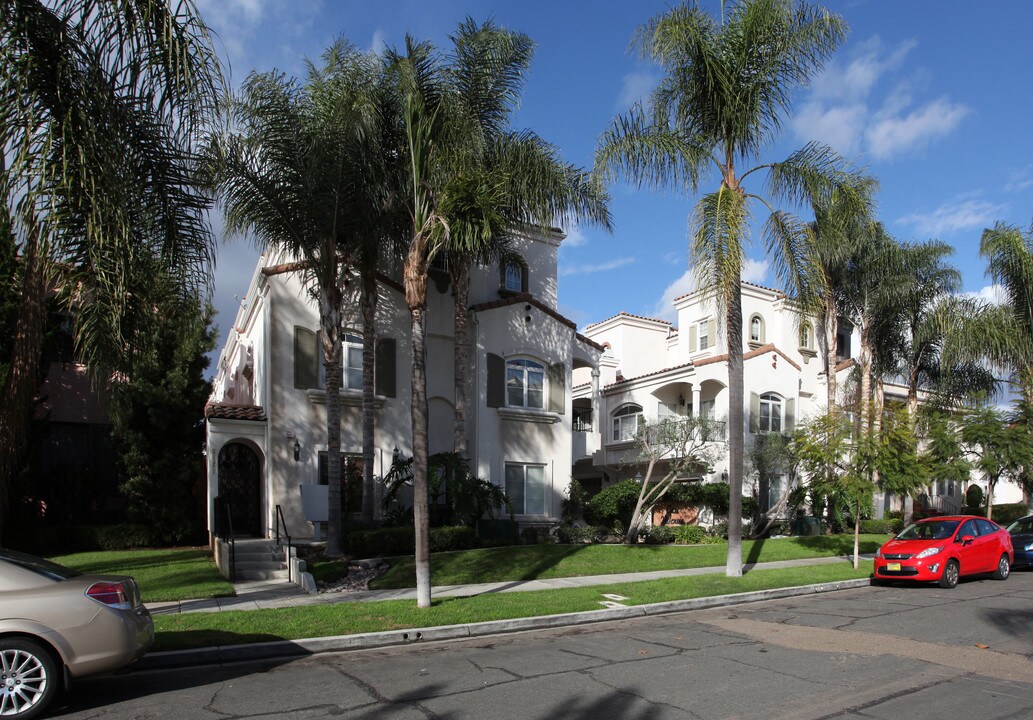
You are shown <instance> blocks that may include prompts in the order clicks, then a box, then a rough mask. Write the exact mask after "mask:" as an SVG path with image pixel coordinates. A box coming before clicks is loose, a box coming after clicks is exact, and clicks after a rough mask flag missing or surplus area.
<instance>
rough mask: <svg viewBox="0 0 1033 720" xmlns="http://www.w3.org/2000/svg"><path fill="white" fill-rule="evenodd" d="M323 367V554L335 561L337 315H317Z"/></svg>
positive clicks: (339, 528)
mask: <svg viewBox="0 0 1033 720" xmlns="http://www.w3.org/2000/svg"><path fill="white" fill-rule="evenodd" d="M320 315H321V316H320V319H319V324H320V329H321V330H322V341H323V366H324V368H325V369H326V479H327V506H328V507H327V525H326V554H327V556H329V557H338V556H340V555H341V553H342V550H343V544H342V542H341V541H342V539H343V537H344V527H343V523H342V520H341V336H340V332H339V328H340V326H341V323H340V314H339V313H329V314H327V313H320Z"/></svg>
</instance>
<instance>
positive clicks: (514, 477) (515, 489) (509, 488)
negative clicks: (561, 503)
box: [506, 463, 545, 515]
mask: <svg viewBox="0 0 1033 720" xmlns="http://www.w3.org/2000/svg"><path fill="white" fill-rule="evenodd" d="M506 496H507V497H508V498H509V500H510V502H512V503H513V512H514V513H515V514H517V515H544V514H545V466H544V465H525V464H523V463H506Z"/></svg>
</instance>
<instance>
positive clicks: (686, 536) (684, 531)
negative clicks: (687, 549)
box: [674, 525, 707, 545]
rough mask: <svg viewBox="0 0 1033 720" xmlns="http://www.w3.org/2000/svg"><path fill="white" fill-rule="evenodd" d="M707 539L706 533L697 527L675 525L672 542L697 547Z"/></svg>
mask: <svg viewBox="0 0 1033 720" xmlns="http://www.w3.org/2000/svg"><path fill="white" fill-rule="evenodd" d="M706 537H707V531H706V530H705V529H703V528H701V527H700V526H699V525H676V526H675V527H674V541H675V542H676V543H678V544H679V545H699V544H700V543H702V542H703V541H704V538H706Z"/></svg>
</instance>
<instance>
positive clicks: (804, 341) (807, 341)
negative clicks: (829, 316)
mask: <svg viewBox="0 0 1033 720" xmlns="http://www.w3.org/2000/svg"><path fill="white" fill-rule="evenodd" d="M800 347H802V348H803V349H805V350H810V349H811V326H810V325H809V324H807V323H804V324H803V325H801V326H800Z"/></svg>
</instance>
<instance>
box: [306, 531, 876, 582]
mask: <svg viewBox="0 0 1033 720" xmlns="http://www.w3.org/2000/svg"><path fill="white" fill-rule="evenodd" d="M886 540H887V536H886V535H862V536H861V552H863V553H873V552H875V551H876V550H878V549H879V546H880V545H882V544H883V543H884V542H886ZM853 551H854V537H853V535H820V536H817V537H793V538H777V539H773V540H745V541H743V549H742V557H743V562H744V563H754V562H771V561H775V560H798V559H802V558H814V557H829V556H835V555H849V554H852V553H853ZM727 553H728V546H727V545H726V544H724V543H721V544H718V545H521V546H516V547H503V548H489V549H482V550H462V551H458V552H442V553H433V555H432V556H431V571H432V577H433V583H434V584H435V585H465V584H468V583H480V582H503V581H506V580H535V579H538V578H562V577H579V576H582V575H607V574H610V573H625V572H649V571H652V570H676V569H680V568H697V567H720V566H723V565H724V564H725V560H726V558H727ZM390 563H391V569H390V570H388V571H387V572H386V573H385V574H383V575H381V576H380V577H378V578H376V579H375V580H374V581H373V582H371V583H370V588H372V589H377V590H387V589H395V588H409V587H414V586H415V585H416V574H415V571H414V569H413V559H412V557H411V556H408V557H399V558H392V559H391V560H390ZM316 569H317V571H318V572H319V574H320V576H322V577H321V578H320V579H329V578H328V577H326V576H327V575H331V574H333V573H331V572H327V570H328V569H326V568H324V569H320V568H319V567H318V565H317V568H316ZM314 574H315V573H314Z"/></svg>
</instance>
